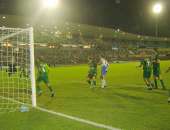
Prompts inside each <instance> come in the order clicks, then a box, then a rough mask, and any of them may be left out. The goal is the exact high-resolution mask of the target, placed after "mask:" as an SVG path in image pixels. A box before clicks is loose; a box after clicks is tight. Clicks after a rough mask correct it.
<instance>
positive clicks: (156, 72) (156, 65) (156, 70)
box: [152, 55, 166, 90]
mask: <svg viewBox="0 0 170 130" xmlns="http://www.w3.org/2000/svg"><path fill="white" fill-rule="evenodd" d="M152 64H153V77H154V83H155V89H158V83H157V80H159V81H160V83H161V86H162V89H164V90H165V89H166V88H165V85H164V82H163V79H162V77H161V68H160V59H159V56H158V55H156V56H155V58H154V60H153V63H152Z"/></svg>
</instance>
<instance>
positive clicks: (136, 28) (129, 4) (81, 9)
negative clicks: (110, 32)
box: [0, 0, 170, 36]
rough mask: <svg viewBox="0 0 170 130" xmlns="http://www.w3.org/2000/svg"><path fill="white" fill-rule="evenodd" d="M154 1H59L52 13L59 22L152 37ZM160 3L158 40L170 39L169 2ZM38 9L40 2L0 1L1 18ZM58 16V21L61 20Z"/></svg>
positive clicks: (153, 30)
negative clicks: (58, 5)
mask: <svg viewBox="0 0 170 130" xmlns="http://www.w3.org/2000/svg"><path fill="white" fill-rule="evenodd" d="M157 1H158V0H61V6H60V7H59V8H58V9H56V10H55V15H56V16H57V15H59V16H60V17H59V18H60V19H63V20H66V21H71V22H76V23H83V24H90V25H97V26H103V27H109V28H116V29H117V28H120V29H121V30H124V31H128V32H132V33H138V34H144V35H154V32H155V23H156V22H155V19H156V18H155V16H154V15H153V13H152V9H151V8H152V5H153V3H155V2H157ZM159 1H160V2H162V3H163V5H164V7H163V12H162V14H161V15H160V16H159V36H170V8H168V7H169V6H170V0H159ZM39 7H40V0H0V13H1V14H17V15H26V16H31V15H33V14H34V12H36V11H37V10H38V9H39ZM61 16H62V17H61Z"/></svg>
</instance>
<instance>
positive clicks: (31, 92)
mask: <svg viewBox="0 0 170 130" xmlns="http://www.w3.org/2000/svg"><path fill="white" fill-rule="evenodd" d="M21 104H29V105H32V106H33V107H36V88H35V66H34V38H33V28H32V27H31V28H26V29H21V28H6V27H0V112H4V111H7V112H9V111H15V110H17V109H19V108H20V107H21Z"/></svg>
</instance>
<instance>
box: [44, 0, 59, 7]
mask: <svg viewBox="0 0 170 130" xmlns="http://www.w3.org/2000/svg"><path fill="white" fill-rule="evenodd" d="M58 5H59V0H43V7H44V8H56V7H57V6H58Z"/></svg>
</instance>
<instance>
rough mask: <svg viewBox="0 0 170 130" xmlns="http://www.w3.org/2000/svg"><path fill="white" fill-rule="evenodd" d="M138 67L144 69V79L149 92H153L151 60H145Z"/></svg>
mask: <svg viewBox="0 0 170 130" xmlns="http://www.w3.org/2000/svg"><path fill="white" fill-rule="evenodd" d="M138 67H143V79H144V82H145V84H146V86H147V88H148V90H152V83H151V80H150V78H151V74H152V64H151V61H150V59H144V60H142V61H141V63H140V65H139V66H138Z"/></svg>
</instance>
